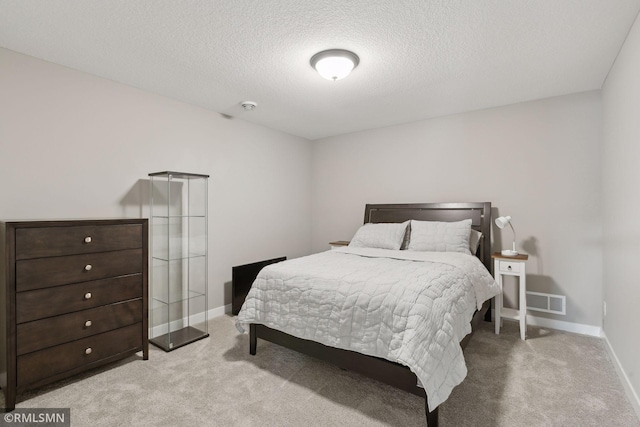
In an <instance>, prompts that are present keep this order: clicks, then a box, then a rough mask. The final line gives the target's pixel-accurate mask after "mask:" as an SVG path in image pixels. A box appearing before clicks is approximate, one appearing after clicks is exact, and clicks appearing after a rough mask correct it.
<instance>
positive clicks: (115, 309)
mask: <svg viewBox="0 0 640 427" xmlns="http://www.w3.org/2000/svg"><path fill="white" fill-rule="evenodd" d="M141 321H142V299H137V300H132V301H126V302H121V303H116V304H110V305H105V306H102V307H98V308H92V309H89V310H84V311H77V312H75V313H70V314H63V315H61V316H56V317H49V318H47V319H42V320H36V321H35V322H27V323H22V324H20V325H18V326H17V331H16V332H17V334H16V335H17V338H16V345H17V354H18V356H20V355H22V354H26V353H30V352H32V351H36V350H41V349H43V348H47V347H52V346H54V345H58V344H62V343H65V342H68V341H73V340H77V339H80V338H85V337H88V336H91V335H96V334H99V333H102V332H107V331H111V330H113V329H118V328H121V327H123V326H127V325H131V324H133V323H138V322H141Z"/></svg>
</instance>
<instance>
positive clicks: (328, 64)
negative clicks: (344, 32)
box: [311, 49, 360, 81]
mask: <svg viewBox="0 0 640 427" xmlns="http://www.w3.org/2000/svg"><path fill="white" fill-rule="evenodd" d="M358 63H360V58H358V55H356V54H355V53H353V52H349V51H348V50H343V49H330V50H323V51H322V52H318V53H316V54H315V55H313V56H312V57H311V66H312V67H313V68H315V69H316V71H317V72H318V73H319V74H320V75H321V76H322V77H324V78H325V79H327V80H333V81H336V80H340V79H343V78H345V77H347V76H348V75H349V73H351V70H353V69H354V68H356V67H357V66H358Z"/></svg>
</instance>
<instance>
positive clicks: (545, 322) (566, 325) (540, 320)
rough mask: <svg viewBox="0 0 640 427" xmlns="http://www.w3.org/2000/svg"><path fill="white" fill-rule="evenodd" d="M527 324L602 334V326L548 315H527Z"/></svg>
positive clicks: (579, 332) (598, 335)
mask: <svg viewBox="0 0 640 427" xmlns="http://www.w3.org/2000/svg"><path fill="white" fill-rule="evenodd" d="M527 325H532V326H540V327H542V328H549V329H557V330H560V331H567V332H573V333H576V334H582V335H590V336H592V337H601V336H602V328H601V327H600V326H592V325H584V324H582V323H573V322H565V321H564V320H556V319H547V318H546V317H537V316H532V315H530V314H528V315H527Z"/></svg>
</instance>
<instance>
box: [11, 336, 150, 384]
mask: <svg viewBox="0 0 640 427" xmlns="http://www.w3.org/2000/svg"><path fill="white" fill-rule="evenodd" d="M136 349H142V324H141V323H136V324H134V325H130V326H125V327H124V328H120V329H116V330H114V331H110V332H105V333H103V334H98V335H93V336H91V337H88V338H83V339H80V340H77V341H72V342H70V343H66V344H61V345H57V346H55V347H49V348H47V349H44V350H40V351H36V352H33V353H29V354H25V355H22V356H18V369H17V380H18V384H17V385H18V387H25V386H28V385H29V384H33V383H35V382H38V381H40V380H43V379H45V378H48V377H51V376H53V375H56V374H60V373H63V372H65V371H70V370H72V369H75V368H80V367H82V366H85V365H89V364H91V363H94V362H98V361H99V360H101V359H105V358H107V357H110V356H115V355H117V354H120V353H124V352H127V351H130V350H136Z"/></svg>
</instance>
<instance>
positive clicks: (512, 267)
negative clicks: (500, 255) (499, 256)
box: [500, 261, 522, 273]
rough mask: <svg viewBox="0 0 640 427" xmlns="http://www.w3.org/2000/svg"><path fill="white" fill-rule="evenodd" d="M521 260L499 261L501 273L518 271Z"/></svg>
mask: <svg viewBox="0 0 640 427" xmlns="http://www.w3.org/2000/svg"><path fill="white" fill-rule="evenodd" d="M521 266H522V263H521V262H508V261H500V272H501V273H520V267H521Z"/></svg>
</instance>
